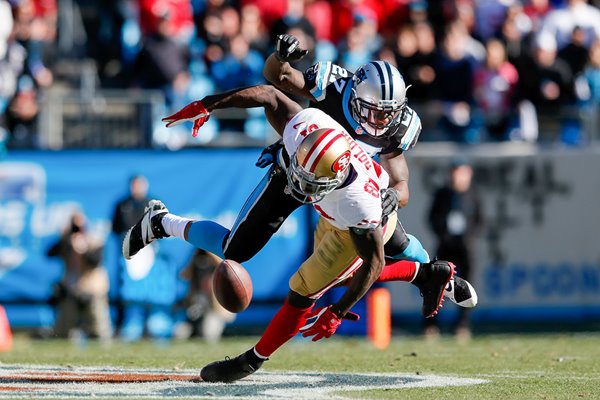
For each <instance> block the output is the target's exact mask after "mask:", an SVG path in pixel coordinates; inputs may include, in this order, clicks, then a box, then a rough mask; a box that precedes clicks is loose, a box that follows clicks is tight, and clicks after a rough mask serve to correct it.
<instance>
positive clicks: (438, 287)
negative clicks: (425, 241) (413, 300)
mask: <svg viewBox="0 0 600 400" xmlns="http://www.w3.org/2000/svg"><path fill="white" fill-rule="evenodd" d="M421 268H427V269H425V270H423V272H424V273H425V274H426V276H425V279H424V280H423V283H421V284H417V287H418V288H419V290H420V291H421V296H422V297H423V305H422V306H421V313H422V314H423V316H424V317H425V318H431V317H433V316H434V315H436V314H437V312H438V310H439V308H440V306H441V305H442V303H443V302H444V292H445V289H446V286H447V285H448V282H449V281H450V279H452V277H453V276H454V264H452V263H451V262H448V261H442V260H435V261H433V262H431V263H427V264H421Z"/></svg>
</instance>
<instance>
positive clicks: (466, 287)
mask: <svg viewBox="0 0 600 400" xmlns="http://www.w3.org/2000/svg"><path fill="white" fill-rule="evenodd" d="M445 296H446V297H447V298H449V299H450V300H452V301H453V302H454V303H456V304H457V305H459V306H461V307H465V308H472V307H475V306H476V305H477V299H478V298H477V292H476V291H475V289H474V288H473V286H471V284H470V283H469V282H468V281H466V280H464V279H462V278H461V277H459V276H455V277H454V278H452V279H450V282H448V286H446V293H445Z"/></svg>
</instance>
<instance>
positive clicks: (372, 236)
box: [331, 227, 385, 317]
mask: <svg viewBox="0 0 600 400" xmlns="http://www.w3.org/2000/svg"><path fill="white" fill-rule="evenodd" d="M350 237H351V238H352V242H353V243H354V247H355V248H356V251H357V253H358V256H359V257H360V258H362V259H363V265H362V266H361V267H360V268H359V269H358V270H357V271H356V273H355V274H354V277H353V278H352V282H351V283H350V285H349V286H348V288H347V289H346V292H345V293H344V294H343V295H342V297H341V298H340V299H339V300H338V302H337V303H336V304H334V305H332V306H331V311H332V312H333V313H334V314H336V315H338V316H340V317H344V316H345V315H346V313H348V311H350V308H352V306H353V305H354V304H356V302H357V301H358V300H360V298H361V297H363V296H364V295H365V293H367V291H368V290H369V288H370V287H371V285H373V283H374V282H375V281H376V280H377V278H378V277H379V275H380V274H381V271H382V270H383V266H384V265H385V256H384V251H383V245H384V242H383V231H382V229H381V227H377V228H375V229H358V228H350Z"/></svg>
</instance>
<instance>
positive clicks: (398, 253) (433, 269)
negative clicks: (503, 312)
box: [377, 222, 477, 312]
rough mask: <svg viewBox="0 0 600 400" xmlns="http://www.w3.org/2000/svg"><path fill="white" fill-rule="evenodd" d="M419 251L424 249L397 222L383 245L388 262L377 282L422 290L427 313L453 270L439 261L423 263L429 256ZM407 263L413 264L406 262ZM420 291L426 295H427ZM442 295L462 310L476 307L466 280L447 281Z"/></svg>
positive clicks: (454, 278) (474, 295)
mask: <svg viewBox="0 0 600 400" xmlns="http://www.w3.org/2000/svg"><path fill="white" fill-rule="evenodd" d="M411 243H412V244H413V247H412V250H407V249H410V244H411ZM420 249H423V246H422V245H421V243H420V242H419V240H418V239H417V238H416V237H414V236H412V235H409V234H407V233H406V232H405V231H404V228H403V227H402V225H401V224H400V222H398V224H397V225H396V228H395V230H394V235H393V236H392V238H391V239H390V240H389V241H388V242H387V243H386V244H385V254H386V257H388V258H387V259H386V265H385V267H384V269H383V271H382V272H381V274H380V276H379V279H378V280H377V281H378V282H390V281H405V282H411V283H413V284H414V285H415V286H417V287H419V289H420V290H421V293H422V294H423V303H424V304H425V303H426V302H428V303H430V305H431V306H428V307H426V309H427V310H429V309H430V308H431V307H433V300H434V299H435V297H436V296H437V294H438V288H439V284H441V282H442V281H443V280H444V279H445V276H446V274H447V270H448V269H449V268H454V264H452V263H450V262H447V261H442V260H438V261H436V262H433V263H431V262H423V260H428V259H429V255H428V254H427V252H426V251H425V250H424V249H423V250H420ZM407 254H412V256H409V257H408V258H406V257H405V256H406V255H407ZM415 255H417V257H415ZM440 257H441V258H442V259H443V260H448V258H446V257H443V256H442V254H441V253H440ZM407 259H408V260H412V261H407ZM418 259H421V261H415V260H418ZM436 263H437V264H436ZM444 264H447V265H448V267H446V266H444ZM450 264H452V265H450ZM423 289H424V290H425V291H426V292H428V293H429V295H426V294H425V293H424V292H423ZM443 295H444V296H445V297H447V298H449V299H450V300H451V301H452V302H454V303H456V304H458V305H459V306H461V307H474V306H475V305H476V304H477V293H476V292H475V289H474V288H473V286H471V284H470V283H469V282H468V281H466V280H465V279H463V278H461V277H459V276H456V275H454V276H453V277H452V278H451V279H450V281H448V285H447V286H446V288H445V290H444V291H443ZM430 296H431V297H430ZM424 312H425V311H424Z"/></svg>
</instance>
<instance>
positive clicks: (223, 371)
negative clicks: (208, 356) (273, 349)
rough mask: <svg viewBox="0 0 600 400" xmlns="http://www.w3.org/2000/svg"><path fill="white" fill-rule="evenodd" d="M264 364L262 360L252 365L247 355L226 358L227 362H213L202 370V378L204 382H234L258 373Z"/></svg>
mask: <svg viewBox="0 0 600 400" xmlns="http://www.w3.org/2000/svg"><path fill="white" fill-rule="evenodd" d="M248 351H254V350H252V349H250V350H248ZM263 362H264V360H260V361H258V362H256V363H255V364H254V365H251V363H250V361H249V360H248V356H247V355H246V353H242V354H240V355H239V356H237V357H236V358H229V357H225V360H222V361H215V362H212V363H210V364H208V365H206V366H205V367H204V368H202V370H201V371H200V377H201V378H202V380H203V381H204V382H226V383H229V382H234V381H237V380H240V379H243V378H245V377H247V376H248V375H251V374H253V373H255V372H256V371H258V369H259V368H260V367H261V366H262V364H263Z"/></svg>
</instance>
